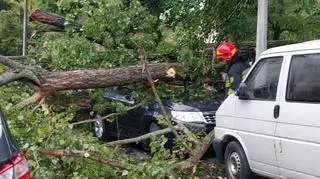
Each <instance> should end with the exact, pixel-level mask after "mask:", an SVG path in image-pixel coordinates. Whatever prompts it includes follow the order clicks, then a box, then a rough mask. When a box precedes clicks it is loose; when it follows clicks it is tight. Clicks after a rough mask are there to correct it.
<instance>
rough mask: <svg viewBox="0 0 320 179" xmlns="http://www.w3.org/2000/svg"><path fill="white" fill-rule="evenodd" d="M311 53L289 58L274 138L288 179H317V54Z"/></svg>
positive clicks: (319, 152)
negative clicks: (285, 83)
mask: <svg viewBox="0 0 320 179" xmlns="http://www.w3.org/2000/svg"><path fill="white" fill-rule="evenodd" d="M300 53H301V52H300ZM304 53H306V52H304ZM311 53H312V54H310V52H309V54H299V55H293V56H292V57H291V56H289V57H288V60H287V61H288V64H287V65H286V66H287V67H288V68H287V70H286V74H287V76H286V77H287V78H286V79H285V81H287V83H288V84H287V85H286V86H287V88H286V89H284V90H283V92H282V94H283V95H282V98H281V99H280V102H279V106H280V108H279V109H280V110H279V111H280V113H279V114H280V115H279V118H278V119H277V122H278V123H277V128H276V133H275V136H276V146H277V153H276V154H277V158H278V164H279V167H280V172H281V174H282V175H284V176H286V177H287V178H305V179H307V178H320V168H319V161H320V137H319V134H320V111H319V109H320V105H319V103H320V53H317V54H315V53H314V52H311ZM290 60H291V61H290Z"/></svg>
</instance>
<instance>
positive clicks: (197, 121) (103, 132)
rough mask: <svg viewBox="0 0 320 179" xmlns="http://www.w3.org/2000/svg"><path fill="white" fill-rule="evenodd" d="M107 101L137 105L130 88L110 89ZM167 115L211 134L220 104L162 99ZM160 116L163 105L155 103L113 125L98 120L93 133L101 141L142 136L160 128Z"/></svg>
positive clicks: (132, 111)
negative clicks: (176, 101)
mask: <svg viewBox="0 0 320 179" xmlns="http://www.w3.org/2000/svg"><path fill="white" fill-rule="evenodd" d="M104 97H105V99H106V100H113V101H118V102H122V103H124V104H126V105H135V101H134V98H133V93H132V91H131V90H129V89H127V88H121V89H113V90H108V91H106V92H105V93H104ZM163 104H164V107H165V110H166V112H167V113H171V115H172V117H173V118H174V120H175V121H173V123H174V122H180V123H183V124H185V125H186V126H187V127H189V128H190V129H194V130H197V131H200V132H209V131H211V130H212V129H213V128H214V127H215V112H216V110H217V109H218V107H219V104H218V103H213V102H211V103H210V104H208V103H207V102H200V101H195V102H190V103H188V104H183V103H175V102H172V101H171V100H163ZM110 113H112V111H108V110H107V109H106V111H105V112H104V113H103V114H97V115H96V118H99V117H101V116H106V115H108V114H110ZM159 115H161V110H160V105H159V104H158V103H157V102H156V101H153V102H151V103H150V104H149V105H148V106H146V107H138V108H135V109H133V110H130V111H128V112H127V113H125V114H124V115H121V116H118V117H117V118H116V120H115V121H114V122H106V121H104V120H100V121H96V122H94V125H93V132H94V135H95V136H96V137H98V138H99V139H101V140H106V139H108V140H110V139H114V138H116V139H123V138H130V137H136V136H140V135H143V134H146V133H149V132H152V131H155V130H159V129H160V128H161V127H160V126H159V124H158V123H157V118H158V117H159Z"/></svg>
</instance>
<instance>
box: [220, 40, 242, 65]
mask: <svg viewBox="0 0 320 179" xmlns="http://www.w3.org/2000/svg"><path fill="white" fill-rule="evenodd" d="M237 51H238V49H237V47H236V46H235V45H234V44H233V43H231V42H221V43H220V44H219V46H218V47H217V49H216V58H222V59H224V60H226V61H229V60H231V59H232V57H233V56H234V55H235V54H236V53H237Z"/></svg>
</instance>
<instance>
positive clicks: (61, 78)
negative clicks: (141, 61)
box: [39, 63, 179, 93]
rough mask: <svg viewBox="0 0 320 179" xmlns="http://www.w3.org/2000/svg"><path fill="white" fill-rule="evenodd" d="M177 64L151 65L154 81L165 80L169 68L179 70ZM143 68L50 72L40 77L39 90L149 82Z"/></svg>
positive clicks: (47, 91) (53, 90)
mask: <svg viewBox="0 0 320 179" xmlns="http://www.w3.org/2000/svg"><path fill="white" fill-rule="evenodd" d="M178 66H179V65H178V64H176V63H158V64H152V65H149V68H150V71H151V75H152V77H153V78H154V79H165V78H167V77H166V75H167V74H166V71H167V70H168V69H169V68H171V67H172V68H178ZM142 68H143V67H142V66H129V67H123V68H114V69H98V70H77V71H66V72H50V73H47V74H44V75H42V76H41V77H40V82H41V84H40V86H39V89H40V90H41V91H42V92H44V93H52V92H55V91H63V90H71V89H88V88H104V87H110V86H122V85H129V84H134V83H141V82H147V80H148V79H147V75H146V73H145V72H143V71H142Z"/></svg>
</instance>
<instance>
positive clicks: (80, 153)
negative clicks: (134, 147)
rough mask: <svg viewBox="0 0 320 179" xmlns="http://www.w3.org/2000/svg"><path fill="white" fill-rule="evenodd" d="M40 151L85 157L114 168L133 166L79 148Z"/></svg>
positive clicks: (56, 154)
mask: <svg viewBox="0 0 320 179" xmlns="http://www.w3.org/2000/svg"><path fill="white" fill-rule="evenodd" d="M42 152H43V153H44V154H45V155H48V156H58V157H62V156H70V157H80V158H85V159H89V160H93V161H96V162H98V163H102V164H105V165H108V166H110V167H113V168H116V169H128V168H132V167H133V165H131V164H128V163H124V162H121V161H118V160H115V159H110V158H106V157H103V156H101V155H98V154H93V153H88V152H85V151H80V150H63V149H46V150H43V151H42Z"/></svg>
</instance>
